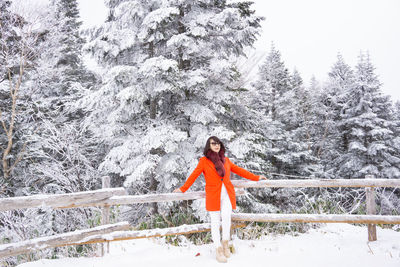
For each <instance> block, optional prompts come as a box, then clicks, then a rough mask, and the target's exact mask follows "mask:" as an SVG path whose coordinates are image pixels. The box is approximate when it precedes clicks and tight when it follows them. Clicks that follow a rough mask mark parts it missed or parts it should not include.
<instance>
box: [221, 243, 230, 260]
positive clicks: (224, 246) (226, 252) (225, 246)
mask: <svg viewBox="0 0 400 267" xmlns="http://www.w3.org/2000/svg"><path fill="white" fill-rule="evenodd" d="M222 249H223V250H224V255H225V258H229V257H230V256H231V250H230V249H229V244H228V240H222Z"/></svg>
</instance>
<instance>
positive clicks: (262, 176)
mask: <svg viewBox="0 0 400 267" xmlns="http://www.w3.org/2000/svg"><path fill="white" fill-rule="evenodd" d="M259 180H268V178H267V177H265V176H264V175H260V179H259Z"/></svg>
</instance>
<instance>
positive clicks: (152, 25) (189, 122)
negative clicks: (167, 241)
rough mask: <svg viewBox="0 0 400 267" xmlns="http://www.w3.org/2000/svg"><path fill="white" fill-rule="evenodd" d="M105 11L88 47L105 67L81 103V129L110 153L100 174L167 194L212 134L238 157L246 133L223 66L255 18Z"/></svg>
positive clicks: (239, 13) (218, 8) (254, 26)
mask: <svg viewBox="0 0 400 267" xmlns="http://www.w3.org/2000/svg"><path fill="white" fill-rule="evenodd" d="M108 7H109V8H110V12H109V14H110V16H109V18H108V19H107V22H106V23H105V25H104V26H103V27H101V28H99V29H97V30H96V31H95V34H94V39H93V41H92V42H91V43H90V44H89V46H88V48H87V49H88V50H89V51H91V52H92V53H93V55H94V56H95V57H96V58H98V59H99V60H100V62H102V63H105V64H107V67H106V69H107V70H106V72H107V74H106V75H105V79H104V80H103V85H102V87H101V88H100V89H99V90H97V91H92V92H91V93H90V94H89V95H88V96H87V98H85V99H84V100H83V101H82V105H84V106H86V107H87V108H88V110H90V111H91V115H90V116H89V117H88V120H87V124H88V125H92V126H94V127H92V129H93V131H95V132H96V133H97V136H98V137H99V139H100V140H101V142H102V143H104V144H106V145H107V147H108V152H107V154H106V155H105V159H104V161H103V163H102V164H101V166H100V167H101V170H102V171H103V172H104V173H111V174H113V175H114V182H115V183H119V184H122V183H124V184H125V186H127V187H129V188H130V190H134V191H135V192H139V193H148V192H171V191H172V190H173V189H174V188H175V187H176V186H178V185H179V184H181V183H182V182H183V181H184V180H185V179H186V177H187V176H188V174H189V173H190V171H191V170H192V169H193V168H194V166H195V164H196V163H197V159H198V156H200V155H201V149H202V147H203V146H204V143H205V140H206V139H207V137H208V136H210V135H211V134H215V135H217V136H219V137H221V138H222V139H224V140H226V142H227V145H228V147H229V149H230V151H231V152H232V153H233V155H234V156H235V154H234V152H236V151H238V150H239V149H238V148H237V147H235V146H237V145H240V144H241V143H235V142H234V141H235V140H239V139H238V138H239V137H242V136H243V135H242V133H244V132H245V131H246V130H247V127H248V125H247V124H246V122H244V121H242V120H241V118H242V116H243V111H245V108H244V107H243V106H242V105H241V104H240V101H239V100H238V94H239V93H240V92H238V91H236V90H234V89H235V88H230V87H229V85H230V84H232V83H233V81H234V79H235V78H236V77H237V75H236V72H235V68H234V67H233V66H232V64H231V63H229V61H228V59H229V57H230V56H236V55H240V54H242V53H243V47H245V46H249V45H251V44H252V43H253V42H254V40H255V36H256V34H257V33H258V28H259V21H260V18H258V17H256V16H255V15H254V14H253V13H254V12H253V11H252V10H251V9H250V4H248V3H234V4H227V3H226V1H213V2H208V1H207V2H204V1H185V2H176V1H163V2H160V1H118V2H115V1H114V2H112V3H111V2H108ZM115 30H116V31H115ZM244 154H245V153H244ZM196 186H199V184H197V185H195V187H196ZM159 208H161V209H164V208H167V209H168V204H163V205H161V204H159V205H153V206H152V213H157V212H161V211H160V210H159ZM138 212H141V213H142V214H143V212H146V213H147V212H148V210H143V211H140V210H139V211H138Z"/></svg>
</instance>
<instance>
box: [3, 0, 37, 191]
mask: <svg viewBox="0 0 400 267" xmlns="http://www.w3.org/2000/svg"><path fill="white" fill-rule="evenodd" d="M10 6H11V1H5V0H1V1H0V9H1V17H0V156H1V168H0V174H1V178H0V194H5V195H8V196H14V195H15V194H16V192H17V191H18V190H19V187H20V185H21V183H22V184H23V181H21V179H20V178H21V177H18V173H21V172H20V171H18V170H19V167H20V166H21V164H23V163H22V161H23V158H24V155H25V147H26V133H27V128H28V127H27V124H28V121H29V120H30V118H29V108H30V99H29V92H28V91H27V90H26V84H25V80H26V77H27V76H28V75H29V73H30V72H31V69H32V66H33V65H34V64H35V58H36V55H37V49H36V48H35V44H36V42H37V40H38V34H37V32H36V31H33V30H32V28H33V27H32V24H31V23H29V22H28V21H26V20H25V19H24V18H23V17H22V16H20V15H19V14H16V13H15V12H12V11H11V10H10ZM21 169H23V168H21Z"/></svg>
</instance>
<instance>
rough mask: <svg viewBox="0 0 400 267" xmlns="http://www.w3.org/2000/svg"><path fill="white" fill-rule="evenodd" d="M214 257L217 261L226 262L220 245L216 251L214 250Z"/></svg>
mask: <svg viewBox="0 0 400 267" xmlns="http://www.w3.org/2000/svg"><path fill="white" fill-rule="evenodd" d="M215 254H216V256H217V257H216V258H217V261H218V262H223V263H225V262H228V260H227V259H226V257H225V255H224V250H223V249H222V247H218V248H217V251H216V253H215Z"/></svg>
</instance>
